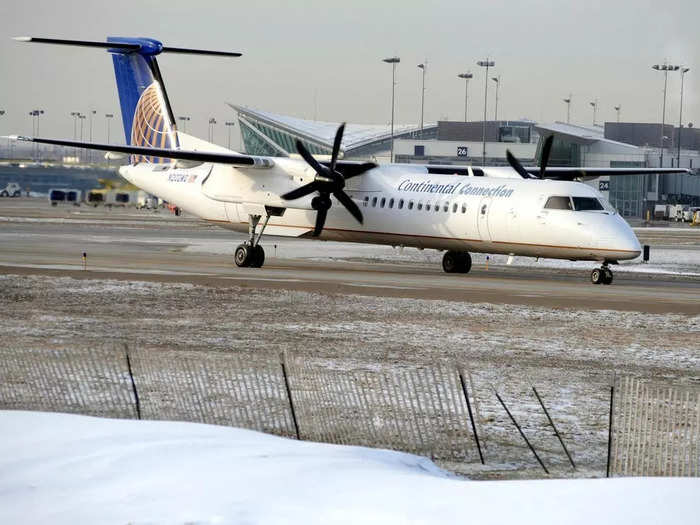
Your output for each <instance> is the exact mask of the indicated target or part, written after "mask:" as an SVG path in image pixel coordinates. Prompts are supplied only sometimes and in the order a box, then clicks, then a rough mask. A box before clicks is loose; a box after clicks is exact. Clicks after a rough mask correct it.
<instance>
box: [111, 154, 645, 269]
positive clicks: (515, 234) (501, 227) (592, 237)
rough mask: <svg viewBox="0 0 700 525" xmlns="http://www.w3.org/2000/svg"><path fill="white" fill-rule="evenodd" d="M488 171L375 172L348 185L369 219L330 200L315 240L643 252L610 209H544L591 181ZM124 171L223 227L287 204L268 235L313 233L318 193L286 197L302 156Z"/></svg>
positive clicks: (593, 256)
mask: <svg viewBox="0 0 700 525" xmlns="http://www.w3.org/2000/svg"><path fill="white" fill-rule="evenodd" d="M484 172H485V173H486V176H482V177H477V176H462V175H435V174H429V173H427V170H426V169H425V168H424V167H422V166H411V165H387V166H380V167H377V168H375V169H372V170H370V171H368V172H366V173H364V174H363V175H361V176H358V177H355V178H352V179H349V180H348V181H347V186H346V188H345V190H346V192H347V193H348V194H349V195H350V196H351V197H352V198H353V199H354V200H355V202H356V203H357V204H358V206H359V207H360V210H361V211H362V214H363V217H364V221H363V224H359V223H358V222H357V221H355V220H354V219H353V217H352V216H351V215H350V214H349V213H348V212H347V211H346V210H345V208H344V207H343V206H342V205H341V204H340V203H338V202H337V201H335V199H333V205H332V207H331V209H330V210H329V213H328V219H327V221H326V224H325V227H324V229H323V232H322V234H321V236H320V237H319V239H322V240H337V241H348V242H360V243H371V244H388V245H394V246H413V247H417V248H432V249H438V250H455V251H468V252H483V253H500V254H512V255H524V256H532V257H550V258H559V259H571V260H594V261H617V260H622V259H632V258H635V257H637V256H638V255H639V254H640V251H641V248H640V246H639V242H638V240H637V238H636V236H635V235H634V233H633V232H632V230H631V228H630V227H629V225H628V224H627V223H626V221H625V220H624V219H622V218H621V217H620V216H619V215H618V214H617V213H615V212H614V211H612V209H611V208H606V209H605V210H604V211H574V210H568V209H545V208H544V206H545V202H546V201H547V199H548V198H549V197H550V196H568V197H594V198H597V199H601V201H603V202H604V199H603V198H602V197H601V196H600V194H599V193H597V192H596V191H595V190H594V189H593V188H591V187H590V186H587V185H585V184H582V183H578V182H567V181H554V180H536V179H527V180H526V179H522V178H520V177H517V175H516V177H517V178H515V177H509V176H507V172H506V171H504V170H503V168H498V169H494V170H492V172H490V170H489V168H485V169H484ZM121 173H122V175H123V176H124V177H125V178H126V179H127V180H129V181H130V182H132V183H133V184H135V185H136V186H139V187H141V188H142V189H144V190H145V191H147V192H149V193H152V194H154V195H157V196H158V197H161V198H163V199H165V200H166V201H168V202H170V203H172V204H174V205H176V206H178V207H180V208H182V209H183V210H185V211H187V212H188V213H191V214H193V215H196V216H198V217H200V218H202V219H204V220H207V221H211V222H215V223H217V224H219V225H221V226H223V227H226V228H230V229H233V230H236V231H241V232H247V231H248V217H249V215H261V216H264V215H265V207H266V206H269V207H274V208H285V210H284V213H283V215H282V216H273V217H271V218H270V221H269V224H268V226H267V228H266V230H265V234H266V235H283V236H292V237H300V236H305V237H307V236H310V235H311V232H312V231H313V226H314V222H315V217H316V211H315V210H313V209H312V208H311V198H312V197H313V195H311V196H308V197H304V198H301V199H297V200H295V201H284V200H282V199H281V198H280V195H282V194H284V193H286V192H288V191H290V190H292V189H295V188H298V187H299V186H302V185H303V184H306V183H308V182H310V181H312V180H313V177H314V175H315V174H314V172H313V170H312V169H311V168H310V167H308V166H307V165H306V163H305V162H304V161H302V160H297V159H291V158H279V159H275V165H274V166H273V167H272V168H268V169H255V168H235V167H231V166H226V165H220V164H201V165H199V166H195V167H192V168H177V167H174V166H169V165H153V164H147V163H142V164H138V165H130V166H125V167H123V168H122V169H121ZM513 173H514V172H513ZM504 174H505V175H504Z"/></svg>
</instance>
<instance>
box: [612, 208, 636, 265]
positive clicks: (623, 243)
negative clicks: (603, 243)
mask: <svg viewBox="0 0 700 525" xmlns="http://www.w3.org/2000/svg"><path fill="white" fill-rule="evenodd" d="M617 219H619V222H618V226H617V235H616V237H617V242H618V243H619V248H618V249H619V250H621V251H623V252H625V253H626V254H629V256H626V257H625V259H634V258H636V257H639V255H640V254H641V253H642V247H641V246H640V244H639V239H637V236H636V235H635V234H634V231H633V230H632V228H630V225H629V224H627V221H625V220H624V219H623V218H622V217H619V216H617Z"/></svg>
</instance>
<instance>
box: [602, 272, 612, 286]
mask: <svg viewBox="0 0 700 525" xmlns="http://www.w3.org/2000/svg"><path fill="white" fill-rule="evenodd" d="M612 282H613V273H612V270H611V269H610V268H603V284H612Z"/></svg>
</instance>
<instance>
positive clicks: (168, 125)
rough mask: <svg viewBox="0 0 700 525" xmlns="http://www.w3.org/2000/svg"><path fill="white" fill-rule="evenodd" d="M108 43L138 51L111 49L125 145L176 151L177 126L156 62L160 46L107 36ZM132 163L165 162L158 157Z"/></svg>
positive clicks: (152, 41) (150, 42)
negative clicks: (126, 46)
mask: <svg viewBox="0 0 700 525" xmlns="http://www.w3.org/2000/svg"><path fill="white" fill-rule="evenodd" d="M107 41H108V42H110V43H118V44H136V45H138V46H139V49H138V51H130V50H122V49H114V48H112V49H110V52H111V53H112V62H113V63H114V75H115V77H116V80H117V90H118V91H119V102H120V104H121V110H122V120H123V122H124V134H125V136H126V143H127V144H128V145H131V146H144V147H151V148H165V149H178V148H179V144H178V140H177V133H176V131H177V126H176V124H175V118H174V116H173V110H172V108H171V106H170V102H169V100H168V95H167V93H166V91H165V86H164V85H163V79H162V77H161V75H160V69H159V68H158V61H157V60H156V55H157V54H159V53H160V52H161V51H162V50H163V44H161V43H160V42H158V41H156V40H152V39H147V38H119V37H109V38H107ZM133 160H134V161H139V160H147V161H149V162H155V163H157V162H163V161H164V159H158V158H149V159H133Z"/></svg>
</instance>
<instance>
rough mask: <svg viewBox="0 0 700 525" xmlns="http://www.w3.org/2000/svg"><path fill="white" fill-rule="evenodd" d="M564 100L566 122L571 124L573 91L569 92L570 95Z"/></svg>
mask: <svg viewBox="0 0 700 525" xmlns="http://www.w3.org/2000/svg"><path fill="white" fill-rule="evenodd" d="M562 100H564V102H566V123H567V124H570V123H571V93H569V96H568V97H567V98H565V99H562Z"/></svg>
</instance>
